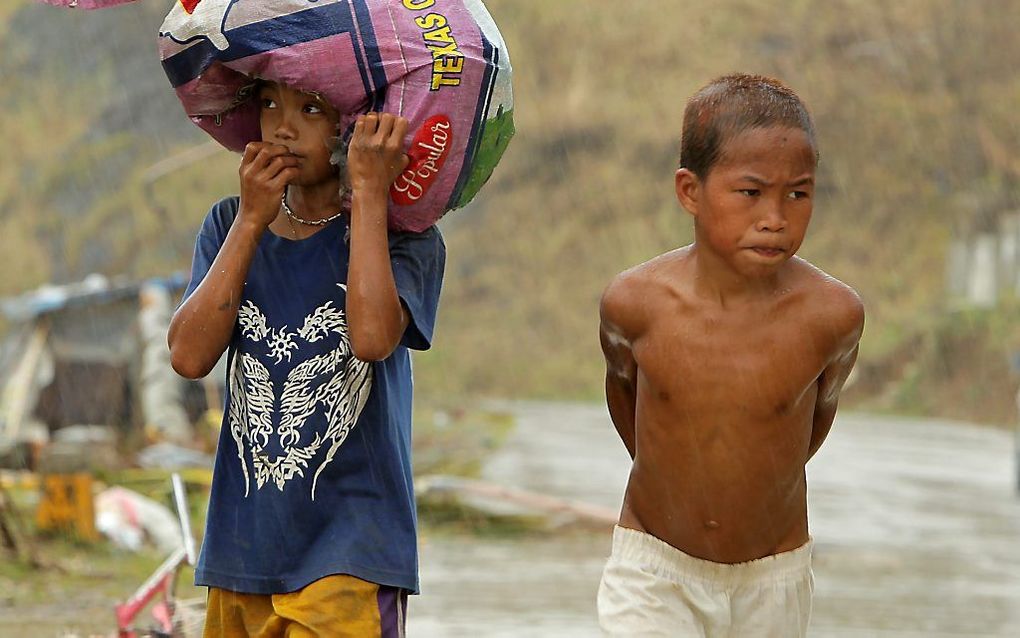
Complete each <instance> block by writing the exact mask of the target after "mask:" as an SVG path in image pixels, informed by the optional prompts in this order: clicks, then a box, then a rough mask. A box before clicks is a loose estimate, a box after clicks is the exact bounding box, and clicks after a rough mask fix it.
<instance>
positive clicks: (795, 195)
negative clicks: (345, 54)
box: [787, 191, 808, 199]
mask: <svg viewBox="0 0 1020 638" xmlns="http://www.w3.org/2000/svg"><path fill="white" fill-rule="evenodd" d="M807 196H808V193H807V191H790V193H789V194H788V195H787V197H789V198H790V199H806V198H807Z"/></svg>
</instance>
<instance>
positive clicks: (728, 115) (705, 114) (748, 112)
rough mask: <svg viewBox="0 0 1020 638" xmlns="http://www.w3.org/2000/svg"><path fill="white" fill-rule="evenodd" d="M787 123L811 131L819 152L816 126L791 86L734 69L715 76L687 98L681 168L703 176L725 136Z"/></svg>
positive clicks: (719, 150)
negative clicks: (717, 76)
mask: <svg viewBox="0 0 1020 638" xmlns="http://www.w3.org/2000/svg"><path fill="white" fill-rule="evenodd" d="M771 126H786V127H790V128H798V129H800V130H802V131H804V133H805V134H806V135H807V137H808V140H809V141H810V142H811V146H812V147H813V148H814V149H815V158H816V160H817V157H818V145H817V143H816V142H815V127H814V124H813V123H812V122H811V116H810V115H809V114H808V111H807V107H805V106H804V103H803V102H801V100H800V97H798V96H797V94H796V93H794V92H793V89H791V88H790V87H788V86H786V85H785V84H783V83H782V82H780V81H779V80H776V79H774V78H770V77H765V76H763V75H749V74H746V73H735V74H732V75H725V76H722V77H719V78H716V79H714V80H712V81H711V82H709V83H708V84H706V85H705V86H704V87H702V88H701V89H700V90H699V91H698V92H697V93H695V94H694V95H693V96H692V97H691V99H690V100H688V101H687V108H686V109H684V128H683V134H682V136H681V138H680V167H681V168H686V169H687V170H689V171H691V172H692V173H694V174H695V175H697V176H698V177H700V178H702V179H705V177H707V176H708V173H709V171H711V170H712V167H713V166H715V165H716V163H718V161H719V159H720V158H721V155H722V148H723V145H724V144H725V143H726V141H728V140H730V139H732V138H734V137H735V136H736V135H738V134H739V133H742V132H744V131H747V130H749V129H754V128H766V127H771Z"/></svg>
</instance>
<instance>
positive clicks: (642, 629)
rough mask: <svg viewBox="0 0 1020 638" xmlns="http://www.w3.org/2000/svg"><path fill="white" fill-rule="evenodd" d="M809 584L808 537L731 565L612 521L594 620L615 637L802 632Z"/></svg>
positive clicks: (740, 637)
mask: <svg viewBox="0 0 1020 638" xmlns="http://www.w3.org/2000/svg"><path fill="white" fill-rule="evenodd" d="M813 591H814V577H813V576H812V574H811V541H810V540H809V541H808V542H807V543H805V544H804V545H802V546H800V547H798V548H797V549H795V550H792V551H789V552H783V553H782V554H776V555H775V556H766V557H765V558H760V559H758V560H752V561H748V562H746V563H737V564H734V565H730V564H726V563H714V562H712V561H707V560H702V559H700V558H694V557H693V556H688V555H687V554H685V553H683V552H681V551H680V550H678V549H676V548H675V547H673V546H671V545H669V544H667V543H664V542H663V541H661V540H659V539H658V538H656V537H654V536H652V535H650V534H646V533H644V532H639V531H636V530H632V529H627V528H624V527H617V528H616V529H615V530H614V531H613V551H612V555H611V556H610V557H609V562H608V563H607V564H606V569H605V571H604V572H603V574H602V583H601V585H599V595H598V610H599V624H600V625H601V627H602V631H603V633H604V634H605V635H606V636H619V637H620V638H623V637H626V638H644V637H648V638H651V637H664V636H670V637H673V636H678V637H679V636H682V637H686V636H698V637H701V638H716V637H725V638H796V637H797V636H805V635H806V633H807V626H808V620H809V619H810V617H811V594H812V592H813Z"/></svg>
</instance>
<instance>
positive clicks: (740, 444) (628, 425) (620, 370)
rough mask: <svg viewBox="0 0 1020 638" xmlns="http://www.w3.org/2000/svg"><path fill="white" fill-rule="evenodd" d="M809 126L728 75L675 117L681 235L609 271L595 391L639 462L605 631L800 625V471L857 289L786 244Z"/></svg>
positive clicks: (819, 422)
mask: <svg viewBox="0 0 1020 638" xmlns="http://www.w3.org/2000/svg"><path fill="white" fill-rule="evenodd" d="M817 158H818V153H817V146H816V142H815V135H814V127H813V124H812V122H811V119H810V116H809V115H808V112H807V109H806V108H805V106H804V104H803V103H802V102H801V100H800V98H799V97H798V96H797V95H796V94H795V93H794V92H793V91H792V90H790V89H789V88H787V87H786V86H784V85H783V84H782V83H780V82H778V81H777V80H773V79H770V78H765V77H760V76H751V75H742V74H740V75H730V76H726V77H722V78H719V79H716V80H714V81H713V82H711V83H709V84H708V85H707V86H705V87H704V88H702V89H701V90H700V91H698V92H697V93H696V94H695V95H694V96H693V97H692V98H691V99H690V101H689V102H688V104H687V108H686V110H685V112H684V123H683V135H682V140H681V153H680V164H681V168H680V169H679V170H678V171H677V172H676V194H677V198H678V199H679V201H680V203H681V204H682V205H683V207H684V208H685V209H686V210H687V211H688V212H689V213H690V215H691V216H692V217H693V218H694V237H695V238H694V243H693V244H691V245H689V246H685V247H683V248H679V249H677V250H674V251H672V252H669V253H666V254H664V255H661V256H659V257H656V258H655V259H652V260H651V261H649V262H647V263H644V264H641V265H639V266H637V267H635V268H632V269H630V270H628V271H626V272H623V273H622V274H620V275H618V276H617V277H616V278H615V279H614V280H613V282H612V283H611V284H610V285H609V287H608V288H607V290H606V292H605V294H604V296H603V298H602V305H601V317H602V323H601V340H602V348H603V351H604V353H605V358H606V368H607V372H606V398H607V402H608V405H609V412H610V415H611V416H612V419H613V423H614V424H615V426H616V429H617V431H618V432H619V435H620V438H621V439H622V440H623V443H624V445H626V447H627V450H628V452H629V453H630V455H631V458H632V459H633V467H632V469H631V473H630V480H629V482H628V485H627V491H626V495H625V497H624V503H623V509H622V512H621V514H620V521H619V525H618V526H617V528H616V529H615V531H614V535H613V549H612V555H611V557H610V559H609V562H608V564H607V565H606V569H605V572H604V574H603V578H602V583H601V586H600V588H599V596H598V609H599V620H600V624H601V626H602V628H603V631H604V632H605V633H606V634H607V635H611V636H627V637H628V638H633V637H638V636H709V637H711V636H732V637H744V636H749V637H773V636H774V637H776V638H788V637H790V636H803V635H805V632H806V630H807V624H808V619H809V616H810V610H811V593H812V590H813V578H812V574H811V539H810V537H809V535H808V521H807V485H806V480H805V471H804V466H805V464H806V463H807V461H808V459H810V458H811V456H812V455H813V454H814V453H815V452H816V451H817V450H818V448H819V446H820V445H821V444H822V441H823V440H824V439H825V436H826V434H828V432H829V428H830V426H831V425H832V421H833V417H834V416H835V414H836V403H837V400H838V398H839V393H840V390H841V388H842V387H843V384H844V382H845V381H846V378H847V376H848V375H849V374H850V370H851V369H852V367H853V364H854V362H855V360H856V358H857V348H858V341H859V339H860V336H861V332H862V330H863V325H864V309H863V306H862V304H861V301H860V299H859V297H858V296H857V294H856V293H855V292H854V291H853V290H852V289H851V288H850V287H848V286H846V285H845V284H843V283H841V282H839V281H837V280H836V279H834V278H832V277H830V276H829V275H827V274H826V273H824V272H822V271H821V270H819V269H818V268H815V267H814V266H812V265H811V264H809V263H808V262H807V261H805V260H803V259H801V258H799V257H796V256H795V253H796V252H797V249H798V248H799V247H800V245H801V242H802V241H803V239H804V234H805V231H806V230H807V227H808V222H809V221H810V219H811V210H812V196H813V191H814V183H815V167H816V165H817Z"/></svg>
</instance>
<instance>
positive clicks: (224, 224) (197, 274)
mask: <svg viewBox="0 0 1020 638" xmlns="http://www.w3.org/2000/svg"><path fill="white" fill-rule="evenodd" d="M237 205H238V201H237V198H236V197H233V198H227V199H224V200H222V201H219V202H217V203H216V204H214V205H213V207H212V209H211V210H210V211H209V214H208V215H206V217H205V221H204V222H202V228H201V229H200V230H199V231H198V237H197V238H196V239H195V256H194V258H193V259H192V260H191V279H190V280H189V281H188V287H187V288H186V289H185V291H184V297H183V298H182V299H181V303H184V301H185V300H186V299H187V298H188V297H190V296H191V293H193V292H195V289H196V288H198V285H199V284H201V283H202V280H203V279H205V276H206V274H207V273H208V272H209V268H211V267H212V263H213V260H214V259H216V255H217V254H219V252H220V247H222V246H223V242H224V241H225V240H226V238H227V231H228V230H230V225H231V224H233V223H234V217H235V216H236V215H237Z"/></svg>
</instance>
